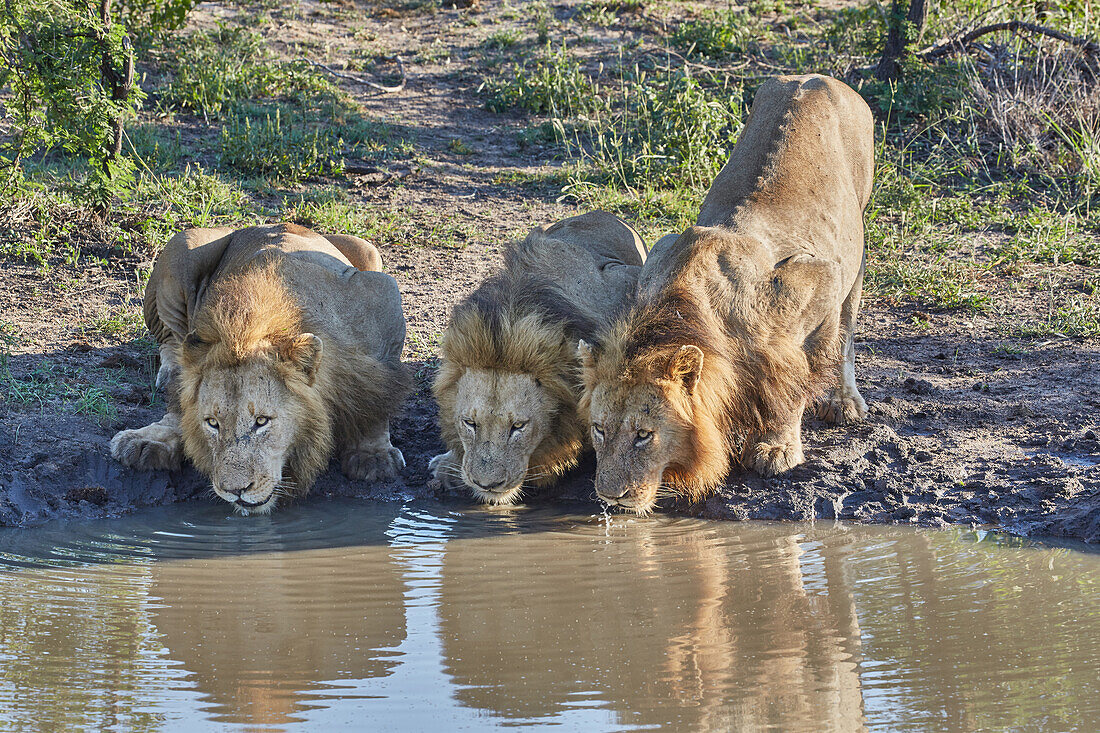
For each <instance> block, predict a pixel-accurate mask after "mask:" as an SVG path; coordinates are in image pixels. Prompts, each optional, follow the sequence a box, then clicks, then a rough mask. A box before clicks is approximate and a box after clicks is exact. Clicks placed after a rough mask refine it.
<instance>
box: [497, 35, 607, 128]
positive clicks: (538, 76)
mask: <svg viewBox="0 0 1100 733" xmlns="http://www.w3.org/2000/svg"><path fill="white" fill-rule="evenodd" d="M480 91H481V93H482V95H483V97H484V99H485V107H486V109H488V110H490V111H492V112H505V111H508V110H516V111H520V112H530V113H534V114H549V115H552V116H554V117H564V118H570V117H574V116H576V115H579V114H584V113H587V112H592V111H594V110H595V109H597V108H598V107H599V106H600V105H601V103H602V100H601V98H600V96H599V88H598V86H597V85H596V84H594V83H593V82H592V80H591V79H590V78H589V76H588V75H587V74H585V73H584V71H583V70H582V69H581V64H580V62H579V61H578V60H577V59H576V57H575V56H574V55H573V54H572V53H570V51H569V48H568V47H567V46H565V45H564V44H563V45H561V46H559V47H558V48H557V49H551V48H547V49H545V51H544V53H543V54H541V55H540V56H539V57H537V58H536V59H534V60H532V61H527V62H524V63H522V64H519V65H518V66H517V65H507V66H505V67H503V68H502V69H501V71H500V72H499V73H498V74H496V75H494V76H493V77H491V78H487V79H485V81H484V82H483V83H482V85H481V87H480Z"/></svg>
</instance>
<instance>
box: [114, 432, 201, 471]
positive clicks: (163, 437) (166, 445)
mask: <svg viewBox="0 0 1100 733" xmlns="http://www.w3.org/2000/svg"><path fill="white" fill-rule="evenodd" d="M111 456H112V457H113V458H114V459H115V460H116V461H118V462H119V463H121V464H122V465H124V466H130V467H131V468H138V469H141V470H144V471H149V470H153V469H166V470H170V471H171V470H175V469H177V468H179V467H180V462H181V461H182V460H183V441H182V440H181V439H180V434H179V431H178V430H177V429H175V428H170V427H165V426H163V425H160V424H159V423H153V424H152V425H146V426H145V427H144V428H139V429H137V430H122V431H120V432H118V433H116V434H115V437H113V438H111Z"/></svg>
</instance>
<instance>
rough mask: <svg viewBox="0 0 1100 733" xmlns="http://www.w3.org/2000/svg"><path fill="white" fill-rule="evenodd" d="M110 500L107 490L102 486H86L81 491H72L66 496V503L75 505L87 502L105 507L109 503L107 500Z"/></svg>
mask: <svg viewBox="0 0 1100 733" xmlns="http://www.w3.org/2000/svg"><path fill="white" fill-rule="evenodd" d="M108 498H110V497H109V496H108V494H107V489H105V488H103V487H102V486H86V487H84V488H80V489H71V490H70V491H68V492H67V493H66V494H65V501H71V502H73V503H74V504H75V503H77V502H81V501H87V502H90V503H92V504H95V505H96V506H103V505H104V504H106V503H107V499H108Z"/></svg>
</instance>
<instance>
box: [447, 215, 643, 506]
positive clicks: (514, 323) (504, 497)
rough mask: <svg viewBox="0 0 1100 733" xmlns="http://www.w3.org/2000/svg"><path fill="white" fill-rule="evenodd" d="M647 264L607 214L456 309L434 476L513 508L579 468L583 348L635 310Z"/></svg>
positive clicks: (509, 253)
mask: <svg viewBox="0 0 1100 733" xmlns="http://www.w3.org/2000/svg"><path fill="white" fill-rule="evenodd" d="M645 256H646V255H645V247H644V245H643V244H642V241H641V238H640V237H638V235H637V233H636V232H635V231H634V230H633V229H632V228H631V227H629V226H628V225H627V224H625V223H624V222H623V221H622V220H620V219H619V218H618V217H615V216H613V215H611V214H608V213H605V212H602V211H595V212H590V213H587V214H583V215H581V216H575V217H572V218H570V219H565V220H563V221H560V222H558V223H557V224H554V225H553V226H550V227H538V228H536V229H534V230H532V231H531V233H530V234H529V235H528V236H527V238H526V239H524V240H523V241H522V242H513V243H512V244H510V245H509V246H508V248H507V250H506V252H505V265H504V269H503V271H502V272H500V273H498V274H496V275H494V276H493V277H490V278H489V279H488V280H486V281H485V282H484V283H483V284H482V285H481V286H480V287H479V288H478V289H477V290H476V291H475V292H474V293H472V294H471V295H470V296H469V297H468V298H466V299H465V300H464V301H463V302H461V303H459V304H458V305H457V306H456V307H455V309H454V311H453V313H452V315H451V321H450V323H449V325H448V326H447V330H446V332H445V333H444V334H443V341H442V348H441V356H442V360H441V364H440V367H439V373H438V375H437V376H436V380H435V385H434V391H435V396H436V400H437V401H438V403H439V426H440V430H441V432H442V435H443V440H444V442H445V443H446V446H447V452H446V453H443V454H441V455H438V456H436V457H435V458H433V459H432V461H431V468H432V470H433V472H434V473H435V476H436V477H437V478H438V479H439V480H440V482H442V483H443V485H444V486H446V487H448V488H456V487H458V486H459V485H461V484H463V483H464V484H465V485H466V486H468V487H469V488H470V490H471V491H472V492H473V493H474V495H475V496H476V497H477V498H479V499H480V500H482V501H484V502H487V503H491V504H511V503H513V502H515V501H517V500H518V499H519V497H520V495H521V493H522V491H523V488H524V485H525V484H527V483H530V484H532V485H535V486H544V485H547V484H550V483H552V482H553V481H554V480H556V478H557V477H558V476H560V475H561V474H562V473H563V472H565V471H566V470H567V469H569V468H570V467H572V466H574V465H575V464H576V463H577V459H578V456H579V454H580V453H581V450H582V449H583V448H584V446H585V444H586V440H585V437H586V435H587V432H588V428H587V421H586V420H584V419H583V418H582V417H581V416H580V415H579V414H578V412H577V401H578V399H579V398H580V388H579V374H578V368H577V367H578V365H577V361H576V348H577V343H578V341H579V340H580V339H581V338H588V339H594V338H595V337H596V334H597V333H598V331H599V330H600V329H601V328H602V327H606V326H607V325H608V324H609V323H610V321H611V319H612V318H613V317H614V316H615V315H616V314H617V313H619V312H620V311H621V310H622V309H623V308H624V306H625V304H626V303H627V301H628V300H629V299H630V298H631V297H632V295H633V292H634V288H635V285H636V283H637V278H638V273H639V271H640V270H641V265H642V263H643V262H644V261H645Z"/></svg>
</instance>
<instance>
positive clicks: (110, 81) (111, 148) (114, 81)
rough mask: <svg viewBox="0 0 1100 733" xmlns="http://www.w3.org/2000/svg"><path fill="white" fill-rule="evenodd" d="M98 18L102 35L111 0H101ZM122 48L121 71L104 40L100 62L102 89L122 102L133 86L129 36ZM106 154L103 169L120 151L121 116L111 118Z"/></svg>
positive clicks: (108, 21) (107, 25)
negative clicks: (101, 26) (116, 66)
mask: <svg viewBox="0 0 1100 733" xmlns="http://www.w3.org/2000/svg"><path fill="white" fill-rule="evenodd" d="M99 19H100V21H101V22H102V23H103V33H104V35H106V34H108V33H109V32H110V28H111V0H102V2H101V3H100V5H99ZM122 48H123V50H124V51H125V52H126V58H125V59H124V60H123V62H122V63H123V66H122V72H121V73H120V72H119V71H118V70H116V69H115V65H114V61H113V59H112V58H111V49H110V48H109V46H108V43H107V41H106V40H104V45H103V56H102V60H101V62H100V79H101V80H102V83H103V88H104V90H110V92H111V99H113V100H114V101H116V102H124V101H126V99H127V98H128V97H129V96H130V91H131V90H132V89H133V86H134V49H133V47H132V46H131V45H130V39H129V38H123V39H122ZM104 152H105V153H106V156H105V157H104V160H103V171H104V172H107V171H108V163H109V162H110V161H112V160H114V159H115V158H117V157H118V156H119V155H120V154H121V153H122V117H121V116H119V117H116V118H115V119H113V120H111V137H110V139H109V140H108V142H107V145H106V150H105V151H104Z"/></svg>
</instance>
